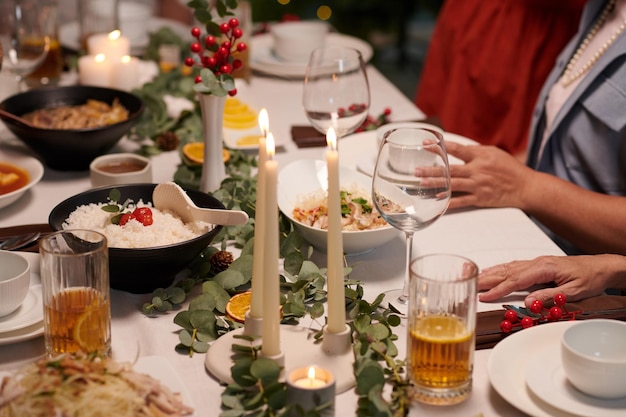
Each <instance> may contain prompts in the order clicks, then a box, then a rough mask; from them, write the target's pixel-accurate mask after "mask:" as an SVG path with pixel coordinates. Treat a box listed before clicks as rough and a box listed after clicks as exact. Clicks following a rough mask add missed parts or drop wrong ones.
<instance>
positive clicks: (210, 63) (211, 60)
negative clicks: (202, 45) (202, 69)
mask: <svg viewBox="0 0 626 417" xmlns="http://www.w3.org/2000/svg"><path fill="white" fill-rule="evenodd" d="M205 65H206V66H207V67H209V68H213V67H215V66H216V65H217V58H215V57H214V56H210V57H207V59H206V62H205Z"/></svg>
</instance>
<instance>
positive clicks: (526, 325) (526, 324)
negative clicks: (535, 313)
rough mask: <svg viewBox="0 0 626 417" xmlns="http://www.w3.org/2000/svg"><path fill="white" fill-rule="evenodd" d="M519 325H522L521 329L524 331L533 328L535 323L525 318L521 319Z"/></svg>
mask: <svg viewBox="0 0 626 417" xmlns="http://www.w3.org/2000/svg"><path fill="white" fill-rule="evenodd" d="M521 324H522V327H523V328H524V329H528V328H529V327H533V326H534V324H535V322H534V321H533V319H531V318H530V317H528V316H526V317H524V318H522V321H521Z"/></svg>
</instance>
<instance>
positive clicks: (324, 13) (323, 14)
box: [317, 6, 333, 20]
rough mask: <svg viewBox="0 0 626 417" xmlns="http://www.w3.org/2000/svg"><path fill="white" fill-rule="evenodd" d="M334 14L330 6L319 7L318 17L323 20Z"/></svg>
mask: <svg viewBox="0 0 626 417" xmlns="http://www.w3.org/2000/svg"><path fill="white" fill-rule="evenodd" d="M332 15H333V11H332V9H331V8H330V7H329V6H320V7H318V8H317V17H318V18H319V19H321V20H328V19H330V17H331V16H332Z"/></svg>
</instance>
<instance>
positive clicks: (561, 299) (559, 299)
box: [554, 293, 566, 307]
mask: <svg viewBox="0 0 626 417" xmlns="http://www.w3.org/2000/svg"><path fill="white" fill-rule="evenodd" d="M565 303H566V299H565V294H563V293H558V294H557V295H555V296H554V304H556V305H557V306H559V307H563V306H564V305H565Z"/></svg>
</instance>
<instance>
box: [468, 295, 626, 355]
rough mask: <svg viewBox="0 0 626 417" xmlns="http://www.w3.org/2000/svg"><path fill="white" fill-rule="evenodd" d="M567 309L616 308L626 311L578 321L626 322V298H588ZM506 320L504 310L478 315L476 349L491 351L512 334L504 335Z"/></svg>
mask: <svg viewBox="0 0 626 417" xmlns="http://www.w3.org/2000/svg"><path fill="white" fill-rule="evenodd" d="M565 308H566V309H567V311H569V312H574V311H581V310H582V312H583V313H587V314H589V313H597V312H603V311H606V310H612V309H616V308H622V309H624V310H622V311H617V312H611V313H610V314H606V315H602V316H592V315H577V316H576V320H589V319H593V318H610V319H615V320H622V321H626V296H619V295H600V296H597V297H591V298H587V299H585V300H582V301H578V302H576V303H567V304H565ZM502 320H504V310H496V311H485V312H482V313H478V320H477V322H476V349H490V348H492V347H494V346H495V345H496V344H497V343H498V342H499V341H500V340H502V339H504V338H505V337H507V336H508V335H509V334H512V333H506V334H505V333H502V332H501V331H500V322H502Z"/></svg>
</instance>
